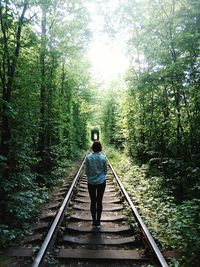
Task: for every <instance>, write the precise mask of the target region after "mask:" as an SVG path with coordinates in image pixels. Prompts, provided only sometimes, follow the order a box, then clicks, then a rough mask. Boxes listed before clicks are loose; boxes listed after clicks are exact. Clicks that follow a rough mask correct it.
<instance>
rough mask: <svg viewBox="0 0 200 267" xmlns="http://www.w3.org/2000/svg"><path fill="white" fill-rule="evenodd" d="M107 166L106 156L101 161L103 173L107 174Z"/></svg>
mask: <svg viewBox="0 0 200 267" xmlns="http://www.w3.org/2000/svg"><path fill="white" fill-rule="evenodd" d="M107 168H108V161H107V158H105V159H104V161H103V171H104V174H105V175H106V174H107Z"/></svg>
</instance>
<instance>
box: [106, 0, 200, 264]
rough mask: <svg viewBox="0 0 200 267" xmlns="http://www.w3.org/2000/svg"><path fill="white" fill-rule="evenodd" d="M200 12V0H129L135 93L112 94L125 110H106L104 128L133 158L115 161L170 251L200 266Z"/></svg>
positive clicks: (126, 14) (123, 11) (130, 75)
mask: <svg viewBox="0 0 200 267" xmlns="http://www.w3.org/2000/svg"><path fill="white" fill-rule="evenodd" d="M141 2H142V3H141ZM115 12H116V11H115ZM199 14H200V3H199V2H198V1H171V0H168V1H148V0H144V1H127V2H126V3H125V4H124V5H122V6H121V7H120V8H119V10H118V16H120V15H121V17H122V18H123V26H126V27H128V28H129V29H130V38H129V56H130V57H131V61H132V66H131V67H130V69H129V71H128V72H127V74H126V78H125V79H126V82H127V87H128V89H127V90H126V92H124V94H123V95H120V97H119V93H118V90H115V94H112V97H113V98H115V100H116V101H117V105H115V111H114V112H110V109H111V108H112V106H111V105H108V106H107V111H106V110H105V109H104V112H105V113H107V117H106V118H105V120H104V123H103V125H104V124H105V131H107V134H106V136H108V139H107V142H108V143H109V144H113V145H115V146H116V147H117V148H119V147H120V148H123V149H124V151H125V153H126V154H127V155H128V158H126V156H124V158H123V157H122V158H119V157H118V158H117V159H115V160H114V162H115V161H117V165H116V167H117V168H118V170H119V172H120V171H121V172H122V173H123V174H122V177H123V176H124V181H125V184H126V186H127V188H128V190H129V192H130V194H131V195H132V197H133V198H134V199H136V201H137V202H138V203H139V206H140V208H141V213H142V214H143V216H144V217H145V219H146V221H147V224H148V226H149V227H150V229H152V232H153V233H154V234H155V236H156V237H157V238H158V239H159V240H160V242H161V243H162V245H163V246H164V247H165V248H175V249H177V250H178V251H180V252H182V253H183V254H184V255H185V256H186V258H185V259H184V260H183V262H184V264H185V266H199V256H198V255H199V247H200V246H199V245H200V239H199V236H200V235H199V229H200V228H199V227H200V217H199V214H200V198H199V196H200V154H199V147H200V146H199V140H200V131H199V123H200V118H199V114H200V105H199V103H200V95H199V84H200V76H199V70H200V61H199V58H200V53H199V51H200V50H199V48H200V28H199V25H200V15H199ZM117 19H118V18H117ZM112 20H113V18H112ZM113 103H114V102H113ZM108 116H109V117H108ZM108 123H109V125H108ZM110 135H111V136H112V138H110V137H109V136H110ZM119 140H122V143H119ZM133 160H134V161H135V163H137V164H139V165H140V166H142V168H141V170H140V169H139V168H138V167H137V166H138V165H134V164H133ZM119 162H121V165H120V163H119ZM143 164H146V165H143ZM119 166H121V167H119ZM152 218H154V219H153V220H152ZM155 218H156V221H155ZM189 252H190V256H188V253H189Z"/></svg>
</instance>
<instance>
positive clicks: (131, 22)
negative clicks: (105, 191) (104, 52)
mask: <svg viewBox="0 0 200 267" xmlns="http://www.w3.org/2000/svg"><path fill="white" fill-rule="evenodd" d="M86 2H87V1H81V0H59V1H54V0H33V1H29V0H24V1H21V0H17V1H9V0H3V1H0V88H1V89H0V90H1V98H0V124H1V136H0V149H1V155H0V167H1V169H0V175H1V180H0V195H1V201H0V210H1V211H0V215H1V221H0V233H1V236H2V238H1V241H0V242H1V246H2V245H3V246H4V245H5V244H8V241H9V240H12V239H14V238H15V237H16V235H17V234H18V233H19V231H18V230H16V229H19V228H23V227H24V226H25V224H26V223H28V222H29V221H30V220H31V218H32V217H33V216H35V213H36V211H37V210H38V207H39V206H40V204H41V203H42V202H43V201H45V199H47V197H48V191H49V190H51V189H52V187H53V186H54V185H56V184H58V183H59V182H61V180H62V177H63V175H64V173H66V171H67V169H68V168H69V167H70V166H71V164H72V162H74V161H76V160H77V159H78V157H79V155H80V154H81V153H82V151H83V150H84V149H86V147H87V142H88V140H87V136H89V135H88V129H90V127H92V126H98V127H101V133H102V138H103V142H105V143H107V144H109V145H112V146H115V148H117V149H118V151H120V152H117V151H116V150H112V151H108V155H109V156H110V157H111V158H112V160H113V163H114V164H116V162H117V164H116V169H117V170H118V172H119V173H121V177H122V178H123V181H124V184H125V186H126V188H127V190H128V191H129V193H130V195H131V196H132V198H133V199H134V201H135V202H136V203H137V205H138V206H139V208H140V212H141V214H142V215H143V217H144V218H145V220H146V223H147V225H148V227H149V228H150V229H151V231H152V233H153V235H154V236H155V237H156V239H158V240H159V242H160V246H161V247H162V248H164V249H175V250H177V251H179V252H180V253H183V255H186V257H185V259H184V258H183V261H182V263H181V264H184V265H185V266H188V267H189V266H190V267H191V266H199V265H200V263H199V259H198V253H199V247H200V239H199V236H200V217H199V214H200V198H199V196H200V153H199V148H200V93H199V92H200V91H199V84H200V75H199V74H200V2H199V1H192V0H181V1H179V0H165V1H159V0H151V1H150V0H140V1H137V0H131V1H126V0H124V1H119V3H120V4H119V5H117V4H116V2H117V3H118V1H114V2H115V5H114V4H113V9H112V8H110V7H111V4H112V0H108V1H104V0H98V1H95V0H93V1H89V2H91V3H95V5H96V6H97V7H98V8H99V10H100V11H101V14H102V15H104V16H105V17H104V18H105V23H106V25H105V29H106V31H108V33H109V34H111V35H112V38H113V36H115V37H116V38H117V37H118V34H119V32H121V30H122V32H123V33H124V34H125V35H126V39H127V40H128V41H127V54H128V57H129V58H130V67H129V70H128V71H127V73H126V74H125V77H124V81H123V82H122V81H120V82H119V81H114V82H113V83H111V85H110V87H109V88H107V89H105V88H104V87H101V85H100V83H99V81H98V82H97V83H95V82H94V81H92V80H91V77H90V74H89V73H90V72H89V63H88V61H87V59H86V58H85V57H84V55H85V51H86V49H87V46H88V44H89V41H90V37H91V32H90V29H89V22H90V17H89V14H88V10H87V8H86V5H84V4H85V3H86ZM97 84H99V85H97ZM119 163H120V164H119ZM24 202H25V203H27V205H23V203H24ZM2 211H3V212H4V214H3V213H2ZM5 214H6V216H5ZM2 215H3V216H2ZM11 218H12V219H11ZM152 218H153V220H152ZM189 252H190V256H189V257H188V253H189Z"/></svg>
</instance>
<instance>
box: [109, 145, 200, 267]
mask: <svg viewBox="0 0 200 267" xmlns="http://www.w3.org/2000/svg"><path fill="white" fill-rule="evenodd" d="M106 151H107V155H108V156H109V158H110V160H111V163H112V164H113V165H114V168H115V169H116V171H117V173H118V174H119V177H120V178H121V179H122V182H123V185H124V186H125V188H126V190H127V191H128V193H129V195H130V196H131V198H132V200H133V203H135V205H136V206H137V207H138V208H139V212H140V215H141V216H142V218H143V219H144V221H145V222H146V224H147V226H148V228H149V229H150V232H151V233H152V234H153V236H154V238H155V239H156V240H159V242H160V246H161V247H162V248H163V249H169V250H170V249H174V250H178V251H179V252H181V253H182V254H183V255H185V256H184V257H183V258H182V264H183V266H198V264H199V258H198V253H199V247H200V238H199V230H200V221H199V212H200V200H199V199H195V198H193V199H191V200H185V201H183V202H182V203H181V204H179V205H177V204H176V201H175V199H174V197H173V196H170V195H169V192H168V190H167V188H165V187H163V184H162V183H163V180H164V177H163V176H160V175H158V173H157V175H156V176H155V174H154V176H153V175H151V173H150V172H149V169H148V165H142V167H139V166H138V165H136V164H134V163H133V162H132V161H131V160H130V158H128V157H127V156H125V154H122V153H119V152H118V151H116V150H114V149H113V148H109V149H107V150H106ZM188 251H190V257H188Z"/></svg>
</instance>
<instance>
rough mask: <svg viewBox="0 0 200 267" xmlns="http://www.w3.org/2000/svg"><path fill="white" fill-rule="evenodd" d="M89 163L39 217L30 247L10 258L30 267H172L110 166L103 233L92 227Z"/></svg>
mask: <svg viewBox="0 0 200 267" xmlns="http://www.w3.org/2000/svg"><path fill="white" fill-rule="evenodd" d="M84 161H85V159H84V160H83V162H82V164H81V166H80V168H79V170H78V172H77V174H76V175H75V178H74V179H73V180H72V181H71V182H69V183H70V185H69V183H68V184H64V186H63V187H62V188H61V189H60V191H58V192H57V193H56V194H55V199H54V202H52V203H50V205H49V211H48V212H46V214H43V215H41V216H40V222H39V223H38V224H36V226H35V231H34V234H33V235H32V236H30V237H28V238H27V246H26V247H22V248H17V249H12V250H10V251H9V252H8V255H10V256H17V257H27V258H29V261H28V263H27V266H30V258H31V259H33V261H32V263H31V264H32V267H37V266H52V265H50V264H48V259H49V257H50V258H52V257H53V259H54V260H55V262H54V265H53V266H60V267H61V266H62V267H63V266H92V267H98V266H110V267H112V266H119V267H122V266H138V267H139V266H141V267H145V266H148V265H151V266H163V267H167V266H168V264H167V262H166V261H165V259H164V257H163V255H162V254H161V252H160V251H159V249H158V247H157V245H156V243H155V241H154V239H153V238H152V236H151V234H150V233H149V231H148V229H147V228H146V226H145V224H144V222H143V220H142V219H141V217H140V215H139V213H138V211H137V209H136V207H135V206H134V205H133V203H132V201H131V199H130V197H129V196H128V194H127V192H126V190H125V189H124V187H123V185H122V183H121V181H120V179H119V178H118V176H117V175H116V173H115V171H114V169H113V168H112V166H111V165H110V164H109V168H108V174H107V177H106V190H105V193H104V197H103V212H102V217H101V228H100V229H96V228H93V227H92V218H91V214H90V199H89V194H88V190H87V178H86V175H85V174H84ZM56 209H57V210H56ZM49 218H52V222H51V223H49V222H48V220H49ZM48 227H50V228H48ZM45 229H46V232H45V231H44V230H45ZM47 229H49V230H48V231H47ZM44 232H45V233H46V234H45V235H44ZM39 240H40V245H39V246H40V249H39V251H38V253H37V255H35V254H34V251H33V250H34V249H33V248H34V246H37V245H38V242H39ZM41 240H42V241H43V243H42V244H41Z"/></svg>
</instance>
